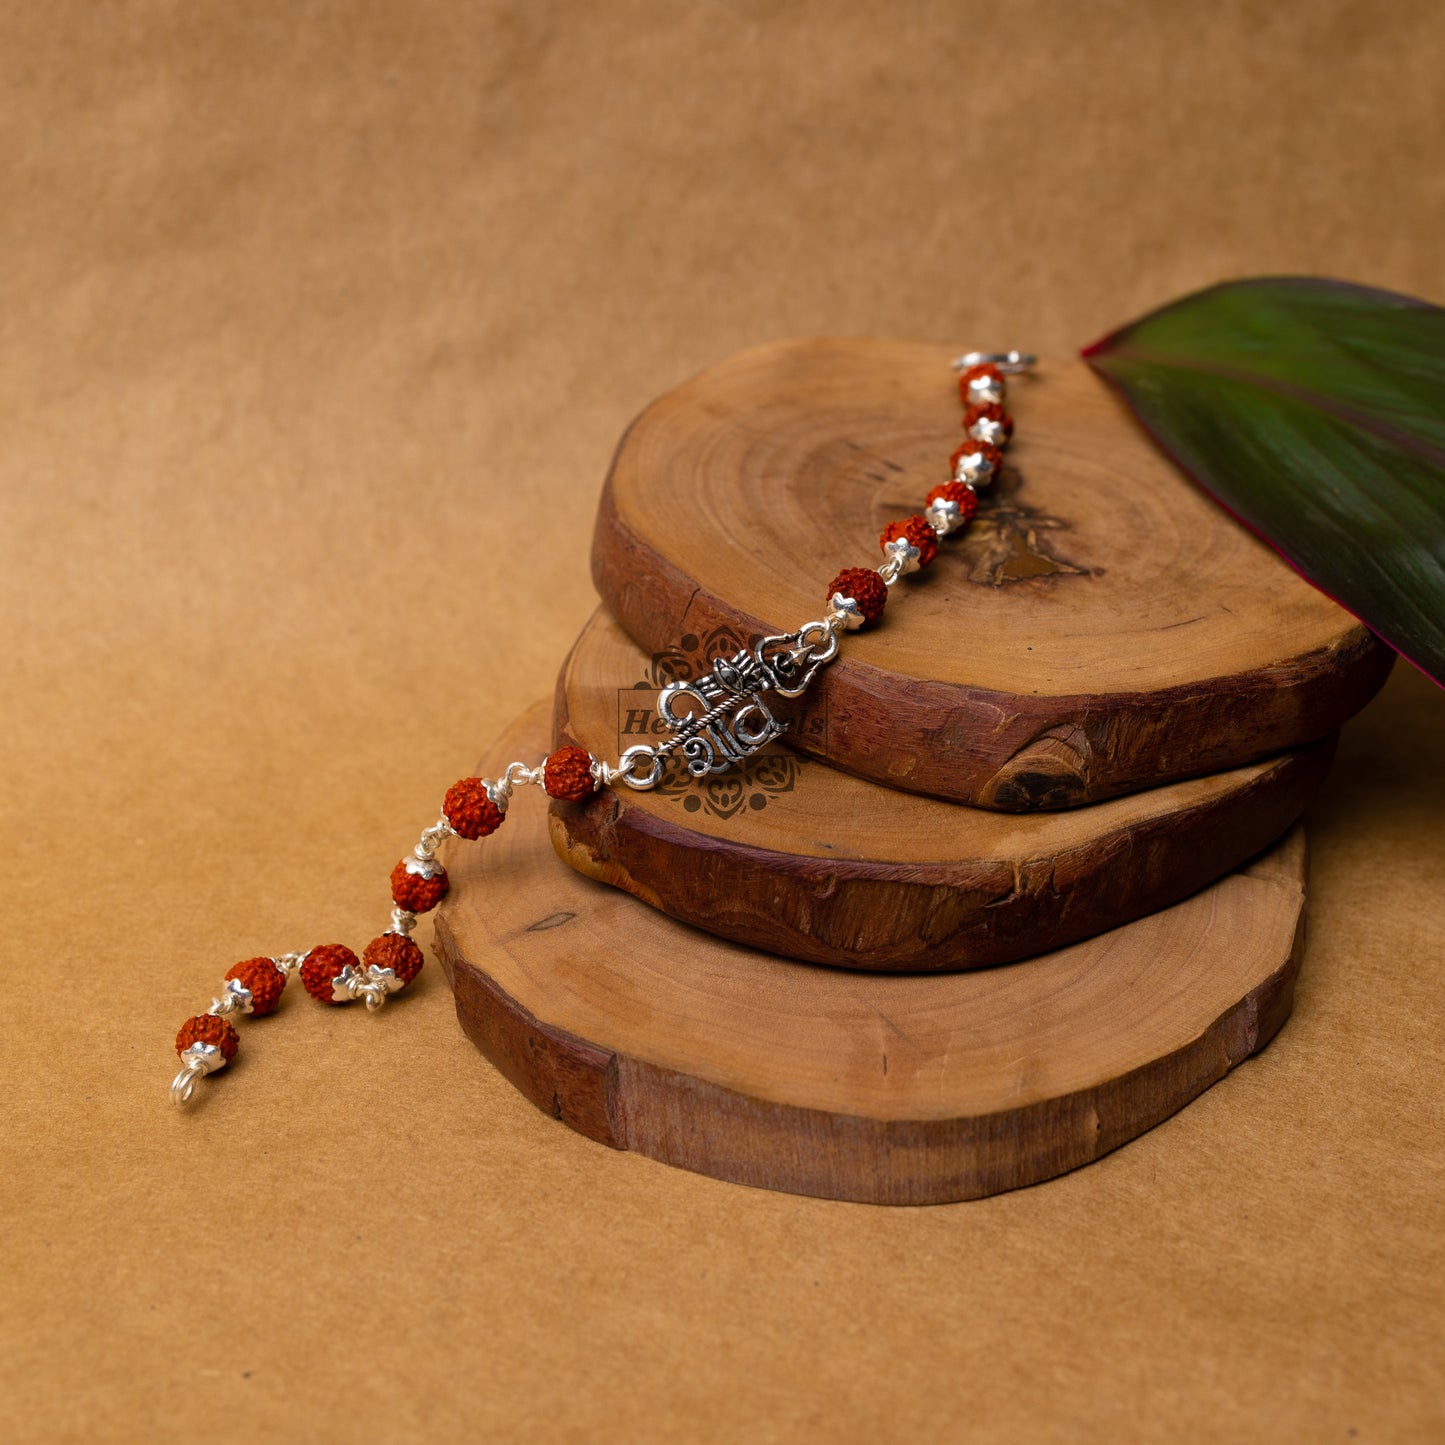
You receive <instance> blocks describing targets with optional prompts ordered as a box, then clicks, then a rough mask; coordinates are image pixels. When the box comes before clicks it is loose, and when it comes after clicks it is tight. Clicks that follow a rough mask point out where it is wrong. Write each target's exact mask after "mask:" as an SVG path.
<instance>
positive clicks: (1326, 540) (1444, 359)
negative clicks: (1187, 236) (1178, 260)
mask: <svg viewBox="0 0 1445 1445" xmlns="http://www.w3.org/2000/svg"><path fill="white" fill-rule="evenodd" d="M1084 356H1085V357H1086V358H1087V360H1088V361H1089V363H1090V365H1092V366H1093V367H1094V368H1095V370H1097V371H1098V372H1099V373H1100V374H1101V375H1102V376H1104V377H1105V378H1106V379H1107V380H1108V381H1109V382H1111V383H1112V384H1113V385H1114V386H1115V387H1117V388H1118V390H1119V391H1120V392H1121V393H1122V394H1123V396H1124V399H1125V400H1126V401H1127V402H1128V404H1129V406H1130V407H1131V408H1132V409H1133V411H1134V413H1135V415H1136V416H1137V417H1138V418H1139V420H1140V421H1142V422H1143V424H1144V425H1145V427H1147V428H1148V430H1149V432H1150V433H1151V434H1152V435H1153V437H1154V439H1155V440H1156V441H1157V442H1158V443H1159V445H1160V446H1161V447H1163V449H1164V450H1165V451H1166V452H1167V453H1168V454H1169V456H1170V457H1171V458H1173V460H1174V461H1175V462H1177V463H1178V465H1179V466H1180V467H1182V468H1183V469H1184V470H1185V471H1186V472H1188V473H1189V475H1190V476H1191V477H1193V478H1194V480H1195V481H1197V482H1198V483H1199V484H1200V485H1201V486H1202V487H1204V488H1205V489H1206V490H1207V491H1209V492H1210V493H1211V494H1212V495H1213V496H1214V498H1215V499H1216V500H1217V501H1219V502H1220V503H1222V504H1223V505H1224V506H1225V507H1226V508H1228V509H1229V511H1231V512H1232V513H1234V515H1235V516H1236V517H1238V518H1239V519H1240V520H1241V521H1242V522H1243V523H1244V524H1245V525H1246V526H1247V527H1249V528H1250V529H1251V530H1252V531H1254V532H1256V533H1257V534H1258V535H1259V536H1260V537H1262V538H1263V539H1264V540H1265V541H1266V542H1268V543H1269V544H1270V546H1272V547H1273V548H1274V549H1275V550H1276V551H1277V552H1279V553H1280V554H1281V555H1282V556H1283V557H1284V558H1285V559H1286V560H1287V561H1288V562H1290V563H1291V564H1292V565H1293V566H1294V567H1295V568H1296V569H1297V570H1298V571H1300V572H1301V573H1303V574H1304V576H1305V577H1307V578H1308V579H1309V580H1310V581H1311V582H1313V583H1314V584H1315V585H1316V586H1317V587H1319V588H1321V589H1322V590H1323V591H1325V592H1327V593H1328V594H1329V595H1330V596H1331V597H1333V598H1334V599H1335V600H1336V601H1337V602H1340V603H1341V604H1343V605H1344V606H1345V607H1347V608H1349V610H1350V611H1351V612H1353V613H1354V614H1355V615H1356V616H1357V617H1358V618H1359V619H1360V620H1361V621H1362V622H1364V623H1366V624H1367V625H1368V626H1369V627H1371V628H1372V629H1373V630H1374V631H1375V632H1377V633H1378V634H1379V635H1380V636H1381V637H1382V638H1384V639H1385V641H1386V642H1388V643H1389V644H1390V645H1391V646H1392V647H1394V648H1395V649H1396V650H1397V651H1398V652H1400V653H1402V654H1403V655H1404V656H1405V657H1407V658H1409V659H1410V661H1412V662H1413V663H1415V665H1416V666H1417V667H1419V668H1420V669H1421V670H1422V671H1424V672H1425V673H1427V674H1428V675H1429V676H1431V677H1432V678H1434V679H1435V681H1436V682H1437V683H1439V682H1440V681H1441V679H1445V310H1441V309H1440V308H1439V307H1438V306H1431V305H1428V304H1427V303H1426V302H1423V301H1416V300H1413V299H1411V298H1410V297H1408V296H1396V295H1394V294H1392V293H1391V292H1388V291H1373V290H1370V289H1368V288H1366V287H1363V286H1351V285H1348V284H1346V283H1344V282H1341V281H1328V280H1323V279H1319V278H1314V277H1265V278H1261V279H1259V280H1251V281H1234V282H1228V283H1226V284H1225V285H1222V286H1215V287H1213V288H1211V289H1210V290H1208V291H1200V292H1197V293H1196V294H1195V295H1193V296H1186V297H1185V298H1184V299H1183V300H1182V301H1176V302H1174V303H1173V304H1172V305H1170V306H1166V307H1164V308H1163V309H1162V310H1159V311H1155V312H1153V313H1152V314H1151V315H1149V316H1145V317H1144V318H1143V319H1142V320H1139V321H1136V322H1134V323H1133V324H1132V325H1130V326H1126V327H1124V329H1123V330H1122V331H1116V332H1115V333H1114V334H1113V335H1111V336H1106V337H1105V338H1104V339H1103V340H1102V341H1096V342H1095V343H1094V344H1093V345H1092V346H1090V347H1088V348H1087V349H1086V350H1085V351H1084Z"/></svg>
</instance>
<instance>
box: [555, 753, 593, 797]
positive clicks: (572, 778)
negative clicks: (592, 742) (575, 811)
mask: <svg viewBox="0 0 1445 1445" xmlns="http://www.w3.org/2000/svg"><path fill="white" fill-rule="evenodd" d="M542 786H543V788H545V789H546V792H547V796H548V797H549V798H561V799H562V801H563V802H565V803H580V802H581V801H582V799H583V798H590V797H591V796H592V794H593V793H594V792H595V791H596V789H597V780H596V779H595V778H594V777H593V776H592V754H591V753H589V752H588V751H587V749H586V748H572V747H567V748H558V749H557V751H556V752H555V753H551V754H549V755H548V758H547V761H546V763H545V764H544V765H543V768H542Z"/></svg>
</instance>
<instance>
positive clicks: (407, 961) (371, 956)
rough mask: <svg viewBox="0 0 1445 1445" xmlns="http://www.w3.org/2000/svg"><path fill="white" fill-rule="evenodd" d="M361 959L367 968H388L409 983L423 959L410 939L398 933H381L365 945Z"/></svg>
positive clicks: (419, 970)
mask: <svg viewBox="0 0 1445 1445" xmlns="http://www.w3.org/2000/svg"><path fill="white" fill-rule="evenodd" d="M361 961H362V962H363V963H364V964H365V965H366V966H367V967H368V968H389V969H390V970H391V971H392V972H393V973H394V974H395V975H396V976H397V977H398V978H399V979H400V980H401V981H402V982H403V983H410V982H411V981H412V979H414V978H415V977H416V976H417V974H419V973H420V972H421V966H422V964H423V963H424V962H425V959H424V958H423V956H422V951H421V949H419V948H418V947H417V946H416V944H414V943H413V942H412V941H411V939H409V938H407V937H405V936H404V935H402V934H400V933H383V934H382V935H381V937H380V938H373V939H372V940H371V942H370V943H368V944H367V945H366V952H365V953H363V954H362V955H361Z"/></svg>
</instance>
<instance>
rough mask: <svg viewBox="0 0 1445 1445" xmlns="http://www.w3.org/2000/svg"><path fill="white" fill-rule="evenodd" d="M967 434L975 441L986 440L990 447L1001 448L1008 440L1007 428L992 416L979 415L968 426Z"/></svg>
mask: <svg viewBox="0 0 1445 1445" xmlns="http://www.w3.org/2000/svg"><path fill="white" fill-rule="evenodd" d="M968 434H969V436H971V437H972V438H973V439H974V441H976V442H987V443H988V444H989V446H991V447H998V448H1000V449H1002V448H1003V445H1004V443H1005V442H1006V441H1007V440H1008V428H1007V427H1006V426H1005V425H1004V424H1003V423H1002V422H1001V421H994V419H993V418H992V417H988V416H981V417H979V419H978V420H977V421H976V422H974V424H973V425H972V426H971V427H969V429H968Z"/></svg>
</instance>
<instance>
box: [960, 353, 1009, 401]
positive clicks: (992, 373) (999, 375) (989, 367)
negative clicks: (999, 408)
mask: <svg viewBox="0 0 1445 1445" xmlns="http://www.w3.org/2000/svg"><path fill="white" fill-rule="evenodd" d="M978 377H987V378H988V379H989V380H990V381H991V382H993V384H994V385H995V386H1000V387H1001V386H1003V384H1004V379H1003V372H1001V371H1000V370H999V369H998V367H996V366H995V365H994V364H993V362H991V361H985V362H982V363H980V364H979V365H978V366H970V367H969V368H968V369H967V370H966V371H963V372H960V373H959V377H958V392H959V395H960V396H961V397H962V398H963V400H964V402H965V404H967V402H968V400H969V395H968V384H969V382H971V381H973V380H975V379H977V378H978Z"/></svg>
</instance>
